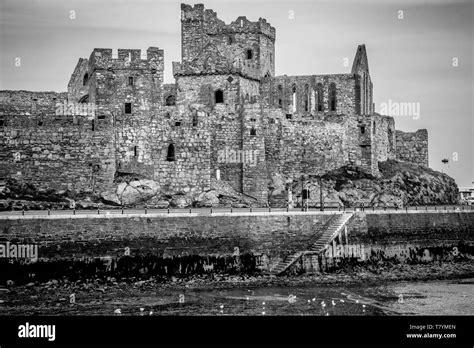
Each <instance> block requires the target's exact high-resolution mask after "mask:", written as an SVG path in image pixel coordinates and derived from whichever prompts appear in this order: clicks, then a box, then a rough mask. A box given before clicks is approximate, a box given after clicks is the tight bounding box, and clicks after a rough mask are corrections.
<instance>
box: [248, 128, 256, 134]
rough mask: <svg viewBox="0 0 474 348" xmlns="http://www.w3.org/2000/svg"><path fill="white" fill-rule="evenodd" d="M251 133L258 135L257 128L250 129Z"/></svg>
mask: <svg viewBox="0 0 474 348" xmlns="http://www.w3.org/2000/svg"><path fill="white" fill-rule="evenodd" d="M250 135H251V136H255V135H257V131H256V130H255V128H251V129H250Z"/></svg>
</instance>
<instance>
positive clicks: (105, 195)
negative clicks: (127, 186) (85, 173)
mask: <svg viewBox="0 0 474 348" xmlns="http://www.w3.org/2000/svg"><path fill="white" fill-rule="evenodd" d="M100 198H101V199H102V202H104V203H105V204H111V205H118V206H120V205H122V202H121V201H120V199H119V197H118V195H117V194H116V193H115V192H109V191H106V192H102V193H101V194H100Z"/></svg>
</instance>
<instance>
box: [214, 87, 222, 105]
mask: <svg viewBox="0 0 474 348" xmlns="http://www.w3.org/2000/svg"><path fill="white" fill-rule="evenodd" d="M214 97H215V100H216V104H222V103H224V92H223V91H221V90H220V89H218V90H217V91H216V92H215V93H214Z"/></svg>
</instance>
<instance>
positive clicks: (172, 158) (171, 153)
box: [166, 144, 175, 162]
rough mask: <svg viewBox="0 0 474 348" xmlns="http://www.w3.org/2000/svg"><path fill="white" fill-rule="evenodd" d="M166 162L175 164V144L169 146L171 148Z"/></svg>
mask: <svg viewBox="0 0 474 348" xmlns="http://www.w3.org/2000/svg"><path fill="white" fill-rule="evenodd" d="M166 160H167V161H168V162H174V161H175V155H174V145H173V144H169V146H168V153H167V154H166Z"/></svg>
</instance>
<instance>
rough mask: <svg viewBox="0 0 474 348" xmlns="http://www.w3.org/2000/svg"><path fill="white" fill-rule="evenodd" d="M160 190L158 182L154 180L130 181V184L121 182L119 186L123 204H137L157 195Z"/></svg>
mask: <svg viewBox="0 0 474 348" xmlns="http://www.w3.org/2000/svg"><path fill="white" fill-rule="evenodd" d="M159 191H160V187H159V185H158V183H157V182H155V181H153V180H147V179H142V180H136V181H130V183H129V184H126V183H120V184H119V186H118V187H117V196H118V197H119V199H120V200H121V202H122V204H123V205H135V204H137V203H142V202H145V201H147V200H148V199H150V198H152V197H154V196H156V195H157V194H158V193H159Z"/></svg>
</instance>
